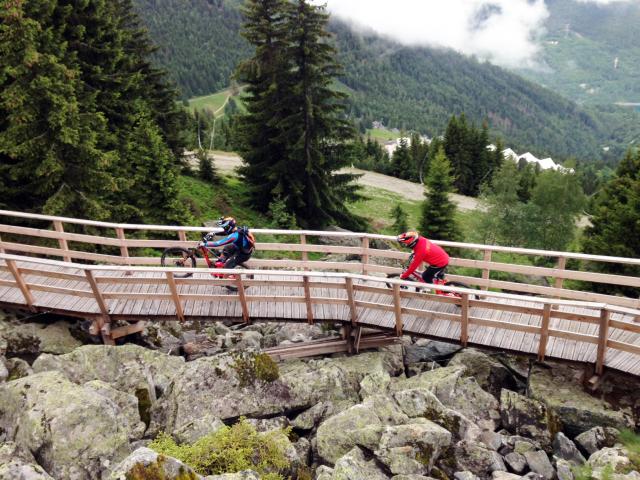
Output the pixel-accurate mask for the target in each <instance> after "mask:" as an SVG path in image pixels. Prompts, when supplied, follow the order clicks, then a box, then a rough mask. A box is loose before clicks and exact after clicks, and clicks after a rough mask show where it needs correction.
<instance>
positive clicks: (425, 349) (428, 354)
mask: <svg viewBox="0 0 640 480" xmlns="http://www.w3.org/2000/svg"><path fill="white" fill-rule="evenodd" d="M461 349H462V347H461V346H460V345H456V344H455V343H446V342H438V341H436V340H424V339H421V340H418V341H417V342H416V343H414V344H413V345H408V346H406V347H405V353H404V361H405V363H406V364H407V365H411V364H414V363H422V362H438V361H440V360H443V359H445V358H448V357H450V356H451V355H453V354H455V353H456V352H459V351H460V350H461Z"/></svg>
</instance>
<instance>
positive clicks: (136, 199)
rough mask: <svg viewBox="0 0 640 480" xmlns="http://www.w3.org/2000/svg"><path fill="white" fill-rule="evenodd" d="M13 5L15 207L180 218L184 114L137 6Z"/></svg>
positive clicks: (9, 150) (10, 102) (9, 119)
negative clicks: (153, 60)
mask: <svg viewBox="0 0 640 480" xmlns="http://www.w3.org/2000/svg"><path fill="white" fill-rule="evenodd" d="M9 3H10V5H9V4H8V5H7V6H8V7H9V8H7V9H3V10H2V11H1V12H0V15H3V17H4V16H5V15H6V21H5V18H3V22H2V26H1V27H0V28H2V30H1V33H0V50H1V51H2V56H1V59H0V65H1V66H2V68H0V71H1V72H3V73H0V87H1V88H0V90H1V93H0V96H1V97H2V101H1V103H0V109H2V110H3V111H2V113H5V112H6V115H4V114H3V115H2V118H3V121H1V122H2V123H0V156H2V161H1V164H2V167H1V168H0V184H1V185H2V187H0V188H2V189H3V190H5V189H6V190H7V195H6V196H4V195H3V197H4V198H5V199H6V200H5V202H6V205H7V206H8V207H9V208H15V209H28V210H33V211H45V212H49V213H57V214H64V215H70V216H89V217H93V218H105V219H111V220H116V221H142V222H144V221H147V220H149V221H153V222H154V223H158V222H160V221H168V220H171V221H175V219H176V218H178V217H177V213H178V211H179V208H178V205H177V204H176V202H175V200H172V198H175V195H176V168H177V165H178V162H177V159H176V157H175V155H174V154H175V153H177V152H181V150H182V140H181V138H180V134H179V133H176V132H180V129H179V128H177V127H178V126H179V125H181V124H182V123H183V122H181V121H180V119H181V118H182V114H181V113H180V109H179V106H178V105H177V104H176V103H175V99H176V95H175V92H174V91H173V90H172V89H171V87H170V86H169V85H168V84H167V83H166V80H165V79H164V76H163V74H162V72H160V71H158V70H156V69H154V68H153V67H151V64H150V61H149V55H150V54H151V52H152V50H153V47H152V46H151V43H150V42H149V40H148V38H147V37H146V32H145V31H144V30H143V29H142V28H140V26H139V22H138V19H137V16H136V15H135V13H134V11H133V7H132V4H131V1H130V0H113V1H112V0H92V1H86V2H76V1H73V0H58V1H46V0H45V1H41V2H27V1H22V0H16V1H13V2H9ZM172 151H173V153H172Z"/></svg>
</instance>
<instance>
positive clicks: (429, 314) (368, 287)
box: [0, 254, 640, 373]
mask: <svg viewBox="0 0 640 480" xmlns="http://www.w3.org/2000/svg"><path fill="white" fill-rule="evenodd" d="M186 272H193V273H195V274H200V275H194V276H193V277H191V278H176V277H175V274H176V273H181V274H184V273H186ZM217 272H220V273H233V274H234V275H237V276H236V277H235V279H215V278H212V277H211V276H210V275H208V274H205V275H202V274H203V270H202V269H175V268H174V269H166V268H162V269H161V268H153V267H135V266H133V267H129V266H105V265H85V264H77V263H75V264H74V263H68V262H60V261H54V260H47V259H39V258H30V257H24V256H16V255H9V254H0V287H13V288H16V289H18V290H19V291H20V292H21V295H22V299H21V300H20V303H21V304H23V305H25V306H27V307H28V308H31V309H32V310H34V311H36V310H46V311H52V310H53V311H56V308H52V305H54V303H51V302H52V300H51V299H50V298H51V297H52V295H49V296H48V297H49V300H46V299H43V300H38V297H39V296H40V295H41V292H44V294H53V297H56V296H58V297H57V298H63V299H64V303H63V305H68V306H69V309H68V310H65V309H64V308H62V307H58V309H59V310H60V311H62V312H63V313H67V314H75V315H79V316H82V317H89V318H93V319H94V321H95V323H96V325H97V329H98V330H99V331H102V334H103V338H104V339H105V341H106V342H107V343H112V342H113V340H114V339H115V338H118V337H120V336H124V335H127V334H129V333H132V332H134V331H136V330H135V326H131V325H129V326H124V327H118V328H113V329H112V328H111V327H112V322H113V321H114V320H122V319H125V320H129V321H132V320H137V319H147V318H149V317H153V313H152V312H149V311H145V310H144V309H143V308H142V306H143V305H144V304H146V303H143V302H153V301H156V300H160V301H169V302H171V304H172V305H173V308H170V309H169V310H168V313H165V314H163V315H159V317H162V318H167V317H169V318H174V319H177V320H180V321H184V320H185V319H186V318H187V317H193V316H194V314H193V313H188V312H187V310H186V305H187V302H190V303H191V304H193V305H195V304H204V303H207V304H210V303H211V302H232V303H235V304H239V305H240V309H239V312H240V314H239V315H238V317H239V318H241V319H242V320H243V321H244V322H250V321H251V319H252V313H251V312H252V304H255V303H257V302H263V303H264V302H266V303H269V304H282V303H287V304H304V305H306V309H304V312H305V314H303V315H304V316H303V317H302V318H298V319H297V320H299V321H300V320H302V321H307V322H308V323H314V322H315V321H341V322H343V323H344V324H345V325H348V326H351V327H356V328H357V327H362V326H366V327H374V328H379V329H387V330H391V331H394V332H395V334H396V335H398V336H399V335H402V334H419V332H420V326H421V325H422V323H421V322H425V321H431V320H434V319H437V320H439V321H446V322H448V323H449V324H451V325H456V326H457V325H459V327H460V329H459V337H458V338H449V339H450V340H457V341H459V342H460V343H461V344H462V345H467V344H468V343H469V338H470V329H472V328H474V327H489V328H492V329H495V330H496V331H509V332H520V333H522V334H535V335H536V336H537V339H538V340H537V345H533V352H535V353H537V355H538V357H539V358H540V359H541V360H542V359H544V358H545V356H546V355H548V354H549V353H548V351H547V348H548V344H549V339H550V338H553V337H557V338H561V339H566V340H572V341H575V342H578V344H580V345H595V346H596V348H597V351H596V355H595V358H594V359H593V361H594V363H595V364H596V371H597V372H598V373H602V370H603V367H604V366H605V365H606V364H607V356H608V355H611V353H612V352H626V353H630V354H632V355H633V356H634V358H632V360H633V361H640V340H638V339H640V337H636V336H634V338H635V339H636V340H634V341H633V342H632V343H629V342H628V341H622V340H621V338H623V337H620V336H619V335H615V336H614V335H613V333H615V332H617V333H620V332H628V333H631V334H634V335H635V334H640V324H637V323H634V322H633V321H632V320H629V317H628V315H632V316H633V315H639V314H640V311H637V310H631V309H627V308H624V307H620V306H615V305H607V304H603V303H593V302H576V301H570V300H558V299H547V298H540V297H526V296H524V297H523V296H520V295H508V294H504V293H499V292H491V291H488V292H479V291H478V290H469V289H460V288H451V287H440V288H441V289H442V290H445V291H455V292H458V293H460V294H461V298H457V297H447V296H441V295H433V294H431V293H429V292H430V291H428V290H426V291H418V292H416V291H410V290H408V289H403V288H402V287H412V288H413V287H415V286H416V284H415V283H411V282H405V281H400V280H390V279H386V278H381V277H375V276H368V275H361V274H353V273H343V272H313V271H305V272H301V271H295V272H291V271H264V270H249V271H238V270H218V271H217ZM252 277H253V278H252ZM292 277H294V279H292ZM43 279H44V280H43ZM50 280H54V281H56V282H58V283H55V282H51V281H50ZM65 282H66V283H65ZM133 285H135V286H137V287H139V286H142V285H155V286H160V287H162V288H158V289H156V290H154V291H151V292H149V291H145V292H136V291H133V290H132V289H131V288H130V287H132V286H133ZM198 285H207V286H224V285H233V286H236V287H237V288H238V292H237V293H235V294H230V293H226V294H215V293H193V292H194V290H193V289H192V288H190V287H193V286H198ZM389 285H390V286H391V288H389ZM118 287H124V288H118ZM245 287H268V288H273V287H287V288H286V291H287V292H292V293H289V294H286V295H272V294H269V295H264V294H262V295H259V294H253V293H251V290H250V289H249V290H247V291H246V292H245ZM318 289H323V290H330V291H331V292H333V293H332V294H330V295H328V296H326V295H317V294H316V295H313V291H314V290H316V292H317V290H318ZM478 293H481V295H482V297H481V299H476V298H475V296H476V295H477V294H478ZM365 294H377V295H378V296H377V297H375V299H376V300H375V301H373V300H371V299H369V300H367V299H366V298H363V297H364V296H365ZM416 300H428V302H422V303H421V302H417V303H416V302H415V301H416ZM514 300H516V301H517V302H518V304H512V303H507V301H514ZM119 301H127V302H128V301H133V302H132V304H134V303H135V305H138V306H135V305H134V306H133V307H132V309H130V310H129V311H122V310H121V311H120V313H117V312H115V311H114V305H115V303H117V302H119ZM83 302H84V303H83ZM87 302H88V303H87ZM136 302H137V303H136ZM433 302H436V303H435V305H437V304H455V305H458V306H459V307H460V309H459V310H456V313H451V312H444V311H440V310H438V309H434V307H433V305H434V303H433ZM0 303H3V299H2V298H0ZM58 304H59V303H58ZM78 304H79V305H81V307H75V310H74V307H73V306H74V305H78ZM82 305H83V306H82ZM318 305H337V306H340V307H342V311H343V314H342V315H336V316H337V317H339V318H326V317H324V318H316V317H315V313H314V312H315V311H317V310H316V309H315V308H316V306H318ZM428 305H432V306H431V307H429V306H428ZM554 305H558V306H559V307H560V308H558V309H553V308H552V306H554ZM474 307H478V308H481V309H485V310H489V311H495V312H497V313H502V312H513V313H520V314H528V315H531V316H535V317H537V318H539V320H538V321H537V323H535V324H531V323H518V322H508V321H501V320H496V319H495V318H494V317H490V318H486V317H485V316H475V315H472V314H471V309H472V308H474ZM563 307H570V309H566V308H563ZM571 309H573V310H571ZM192 311H194V310H193V309H192ZM365 312H366V313H367V314H363V313H365ZM379 314H384V315H388V316H390V319H391V321H390V322H388V321H387V322H386V323H385V322H376V321H373V320H372V319H373V318H375V317H376V316H379ZM614 317H615V318H614ZM411 319H417V320H415V321H414V320H411ZM410 320H411V322H410ZM554 320H555V324H556V326H553V325H554V322H553V321H554ZM558 321H570V322H573V325H575V327H567V328H564V329H560V328H558V327H557V324H558ZM408 322H409V323H408ZM585 326H587V327H588V328H587V329H586V330H588V333H585V331H586V330H585V329H584V328H581V327H585ZM576 327H579V328H576ZM454 330H455V331H457V329H454ZM473 343H476V344H478V343H479V344H483V343H482V342H473ZM486 345H488V346H491V345H492V343H491V342H490V341H489V343H486ZM529 347H531V345H530V346H529ZM525 351H526V352H527V353H532V350H531V348H529V349H528V350H525Z"/></svg>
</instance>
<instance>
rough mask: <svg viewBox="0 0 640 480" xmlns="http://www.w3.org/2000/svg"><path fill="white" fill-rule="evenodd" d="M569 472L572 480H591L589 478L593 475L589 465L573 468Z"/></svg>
mask: <svg viewBox="0 0 640 480" xmlns="http://www.w3.org/2000/svg"><path fill="white" fill-rule="evenodd" d="M571 470H572V471H573V478H574V480H591V476H592V475H593V469H592V468H591V465H588V464H585V465H582V466H580V467H573V468H572V469H571Z"/></svg>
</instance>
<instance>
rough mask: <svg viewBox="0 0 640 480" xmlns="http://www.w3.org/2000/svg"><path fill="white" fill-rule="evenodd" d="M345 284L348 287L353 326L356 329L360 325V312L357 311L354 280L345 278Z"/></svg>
mask: <svg viewBox="0 0 640 480" xmlns="http://www.w3.org/2000/svg"><path fill="white" fill-rule="evenodd" d="M345 284H346V286H347V299H348V300H349V311H350V313H351V325H352V326H353V327H355V326H356V325H357V324H358V311H357V310H356V301H355V298H354V295H353V279H352V278H351V277H347V278H345Z"/></svg>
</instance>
